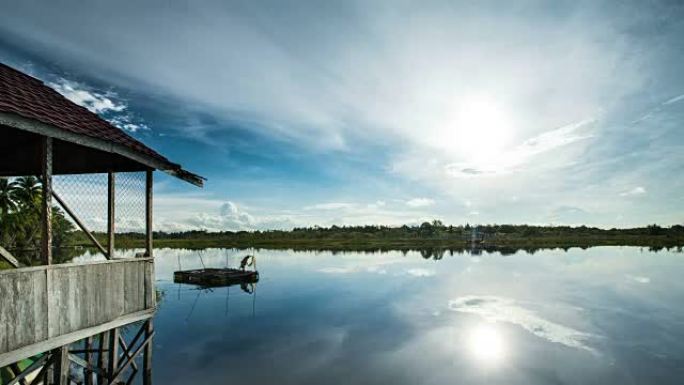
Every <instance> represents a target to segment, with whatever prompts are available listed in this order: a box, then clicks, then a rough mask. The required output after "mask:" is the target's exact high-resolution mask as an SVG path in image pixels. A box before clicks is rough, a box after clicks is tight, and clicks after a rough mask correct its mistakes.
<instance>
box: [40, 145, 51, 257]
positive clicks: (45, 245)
mask: <svg viewBox="0 0 684 385" xmlns="http://www.w3.org/2000/svg"><path fill="white" fill-rule="evenodd" d="M41 150H42V151H41V166H42V181H43V194H42V195H41V196H42V199H41V203H42V210H41V231H42V232H41V238H40V251H41V256H42V258H43V263H44V264H46V265H51V264H52V138H50V137H44V138H43V142H42V149H41Z"/></svg>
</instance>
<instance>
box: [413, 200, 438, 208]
mask: <svg viewBox="0 0 684 385" xmlns="http://www.w3.org/2000/svg"><path fill="white" fill-rule="evenodd" d="M434 204H435V201H434V200H432V199H430V198H413V199H409V200H407V201H406V206H408V207H413V208H418V207H428V206H432V205H434Z"/></svg>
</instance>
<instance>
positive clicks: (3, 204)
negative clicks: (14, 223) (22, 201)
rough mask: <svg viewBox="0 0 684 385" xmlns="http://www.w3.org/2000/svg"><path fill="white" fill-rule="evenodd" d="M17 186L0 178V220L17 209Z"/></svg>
mask: <svg viewBox="0 0 684 385" xmlns="http://www.w3.org/2000/svg"><path fill="white" fill-rule="evenodd" d="M16 192H17V184H16V183H15V182H10V180H9V179H7V178H0V218H2V217H5V216H7V215H8V214H9V212H10V211H13V210H15V209H16V208H17V202H16V200H15V199H16Z"/></svg>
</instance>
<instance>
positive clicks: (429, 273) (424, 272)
mask: <svg viewBox="0 0 684 385" xmlns="http://www.w3.org/2000/svg"><path fill="white" fill-rule="evenodd" d="M406 273H407V274H408V275H412V276H414V277H433V276H434V275H435V272H434V271H433V270H429V269H421V268H414V269H408V270H406Z"/></svg>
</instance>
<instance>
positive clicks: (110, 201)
mask: <svg viewBox="0 0 684 385" xmlns="http://www.w3.org/2000/svg"><path fill="white" fill-rule="evenodd" d="M114 176H115V174H114V173H113V172H109V173H107V191H108V192H107V235H108V237H109V242H108V244H107V253H108V254H109V259H113V258H114V230H115V229H114V222H115V221H116V213H115V211H114V210H115V204H116V203H115V202H116V191H115V186H114V185H115V179H114Z"/></svg>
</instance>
